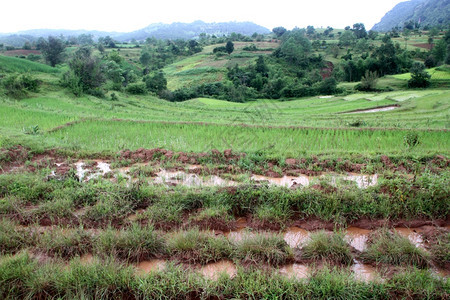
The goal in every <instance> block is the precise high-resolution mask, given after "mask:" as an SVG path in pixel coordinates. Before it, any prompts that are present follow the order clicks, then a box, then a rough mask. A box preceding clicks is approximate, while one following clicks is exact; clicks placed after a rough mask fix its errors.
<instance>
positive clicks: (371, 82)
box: [356, 70, 378, 91]
mask: <svg viewBox="0 0 450 300" xmlns="http://www.w3.org/2000/svg"><path fill="white" fill-rule="evenodd" d="M377 81H378V75H377V72H370V71H369V70H367V71H366V74H365V75H364V76H363V77H362V78H361V83H360V84H358V85H357V87H356V89H357V90H359V91H374V90H376V86H377Z"/></svg>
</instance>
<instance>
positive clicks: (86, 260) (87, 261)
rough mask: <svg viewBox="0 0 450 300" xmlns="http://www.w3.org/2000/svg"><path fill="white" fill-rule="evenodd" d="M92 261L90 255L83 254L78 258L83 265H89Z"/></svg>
mask: <svg viewBox="0 0 450 300" xmlns="http://www.w3.org/2000/svg"><path fill="white" fill-rule="evenodd" d="M93 261H94V256H93V255H92V254H91V253H86V254H83V255H82V256H81V257H80V262H81V263H82V264H83V265H89V264H91V263H92V262H93Z"/></svg>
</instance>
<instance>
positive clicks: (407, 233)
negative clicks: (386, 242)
mask: <svg viewBox="0 0 450 300" xmlns="http://www.w3.org/2000/svg"><path fill="white" fill-rule="evenodd" d="M395 231H396V232H397V233H398V234H400V235H401V236H403V237H406V238H408V239H409V241H410V242H411V243H413V244H414V245H415V246H416V247H421V248H423V239H422V236H421V235H420V232H422V231H423V230H422V228H414V229H412V228H406V227H397V228H395Z"/></svg>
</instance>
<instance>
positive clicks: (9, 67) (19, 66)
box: [0, 55, 60, 73]
mask: <svg viewBox="0 0 450 300" xmlns="http://www.w3.org/2000/svg"><path fill="white" fill-rule="evenodd" d="M0 71H2V72H18V73H27V72H42V73H59V72H60V71H59V69H57V68H52V67H50V66H48V65H44V64H41V63H37V62H33V61H29V60H26V59H22V58H16V57H8V56H3V55H0Z"/></svg>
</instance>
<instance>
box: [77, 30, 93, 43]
mask: <svg viewBox="0 0 450 300" xmlns="http://www.w3.org/2000/svg"><path fill="white" fill-rule="evenodd" d="M78 44H80V45H93V44H94V36H93V35H92V34H84V33H83V34H80V35H79V36H78Z"/></svg>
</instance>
